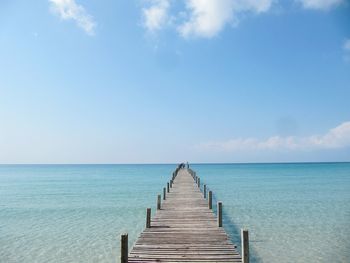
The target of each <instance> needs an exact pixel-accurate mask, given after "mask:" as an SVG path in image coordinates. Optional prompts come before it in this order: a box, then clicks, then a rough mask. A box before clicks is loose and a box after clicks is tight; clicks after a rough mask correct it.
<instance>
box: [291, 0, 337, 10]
mask: <svg viewBox="0 0 350 263" xmlns="http://www.w3.org/2000/svg"><path fill="white" fill-rule="evenodd" d="M296 1H297V2H300V3H301V4H302V5H303V7H304V8H306V9H317V10H328V9H330V8H332V7H335V6H338V5H339V4H341V3H342V2H343V0H296Z"/></svg>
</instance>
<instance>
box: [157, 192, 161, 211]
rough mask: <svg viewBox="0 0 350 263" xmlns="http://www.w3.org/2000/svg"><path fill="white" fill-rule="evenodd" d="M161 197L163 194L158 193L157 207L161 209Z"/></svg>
mask: <svg viewBox="0 0 350 263" xmlns="http://www.w3.org/2000/svg"><path fill="white" fill-rule="evenodd" d="M160 199H161V196H160V195H158V199H157V209H158V210H160Z"/></svg>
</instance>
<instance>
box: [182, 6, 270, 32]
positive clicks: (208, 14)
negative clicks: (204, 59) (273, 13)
mask: <svg viewBox="0 0 350 263" xmlns="http://www.w3.org/2000/svg"><path fill="white" fill-rule="evenodd" d="M272 2H273V1H272V0H215V1H212V0H186V9H187V13H188V20H187V21H185V22H184V23H183V24H181V25H180V26H179V27H178V31H179V32H180V34H181V35H182V36H184V37H188V36H191V35H194V36H200V37H207V38H210V37H213V36H215V35H216V34H217V33H218V32H220V31H221V30H222V29H223V28H224V26H225V25H226V24H228V23H231V24H237V23H238V20H239V18H238V15H239V14H240V13H243V12H254V13H262V12H266V11H268V10H269V9H270V7H271V5H272Z"/></svg>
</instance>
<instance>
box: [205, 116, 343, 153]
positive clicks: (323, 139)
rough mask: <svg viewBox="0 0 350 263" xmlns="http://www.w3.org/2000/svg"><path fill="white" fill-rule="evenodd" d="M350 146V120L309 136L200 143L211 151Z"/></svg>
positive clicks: (304, 149)
mask: <svg viewBox="0 0 350 263" xmlns="http://www.w3.org/2000/svg"><path fill="white" fill-rule="evenodd" d="M344 147H350V121H349V122H344V123H342V124H340V125H339V126H337V127H335V128H333V129H331V130H329V131H328V132H327V133H326V134H324V135H312V136H308V137H296V136H288V137H280V136H272V137H270V138H267V139H265V140H258V139H256V138H237V139H232V140H228V141H221V142H208V143H202V144H200V145H199V148H200V149H203V150H209V151H212V150H214V151H223V152H237V151H286V150H287V151H310V150H322V149H338V148H344Z"/></svg>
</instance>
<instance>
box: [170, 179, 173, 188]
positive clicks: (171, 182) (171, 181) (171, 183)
mask: <svg viewBox="0 0 350 263" xmlns="http://www.w3.org/2000/svg"><path fill="white" fill-rule="evenodd" d="M170 188H173V180H170Z"/></svg>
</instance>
